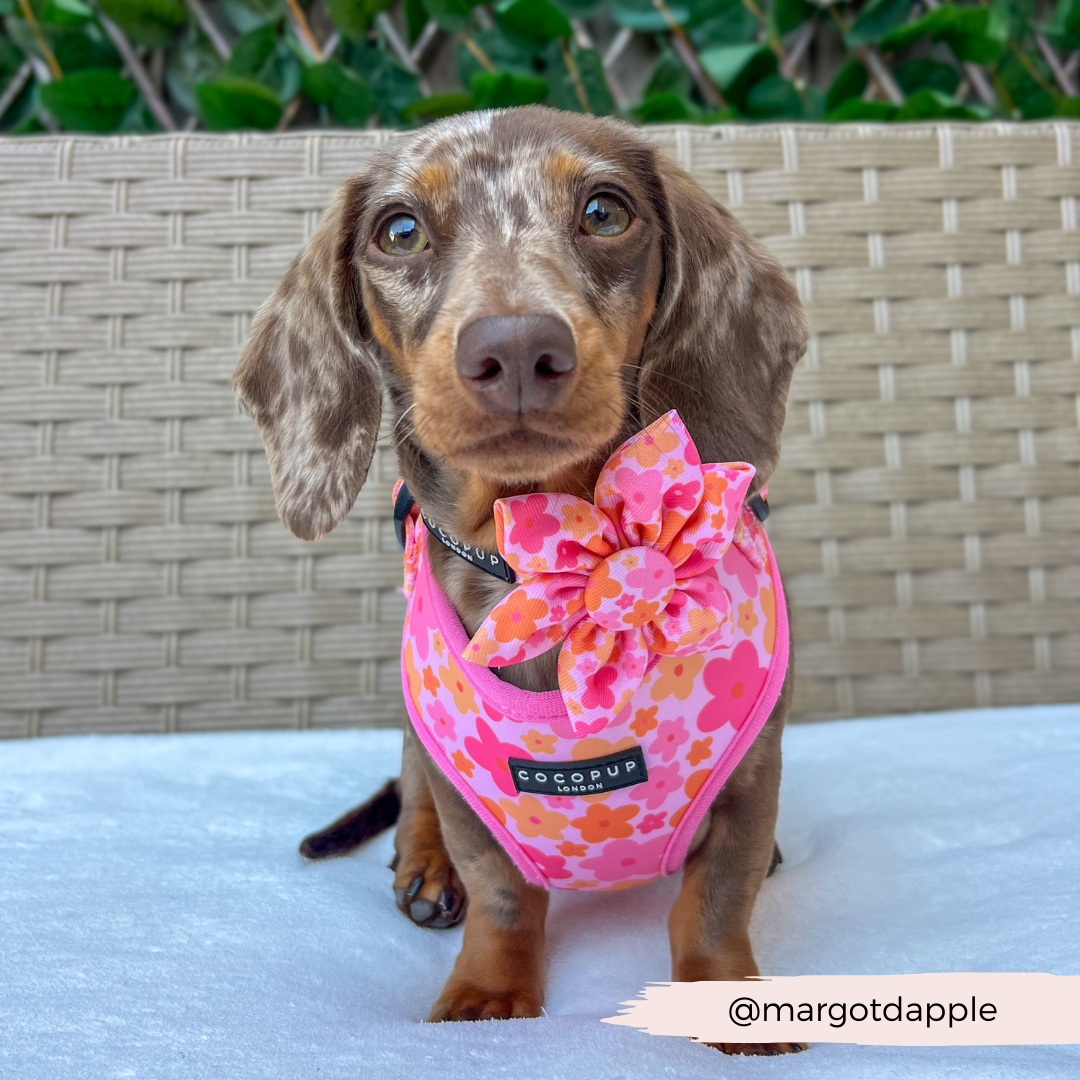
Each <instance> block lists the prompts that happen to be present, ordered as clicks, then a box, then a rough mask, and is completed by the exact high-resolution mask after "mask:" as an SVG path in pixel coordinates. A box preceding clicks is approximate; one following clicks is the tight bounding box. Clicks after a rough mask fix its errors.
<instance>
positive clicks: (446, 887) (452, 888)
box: [394, 856, 465, 930]
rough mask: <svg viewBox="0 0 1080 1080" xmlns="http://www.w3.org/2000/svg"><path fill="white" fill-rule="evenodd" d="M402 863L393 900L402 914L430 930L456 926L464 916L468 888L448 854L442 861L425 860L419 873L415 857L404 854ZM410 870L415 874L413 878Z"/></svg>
mask: <svg viewBox="0 0 1080 1080" xmlns="http://www.w3.org/2000/svg"><path fill="white" fill-rule="evenodd" d="M401 862H402V864H403V867H402V870H401V873H400V874H399V880H398V882H396V883H395V885H394V901H395V902H396V904H397V906H398V909H399V910H400V911H401V912H402V914H404V915H405V916H406V917H407V918H409V919H411V920H412V921H413V922H414V923H416V925H417V926H423V927H426V928H428V929H431V930H445V929H446V928H447V927H450V926H457V924H458V923H459V922H461V920H462V919H463V918H464V917H465V889H464V887H463V886H462V884H461V879H460V878H459V877H458V876H457V874H456V873H455V872H454V868H453V867H452V866H451V865H450V862H449V860H447V859H446V858H445V856H443V859H442V860H431V859H428V860H425V862H424V864H423V868H424V872H423V873H422V874H416V869H417V860H416V859H415V858H413V859H410V858H408V857H405V858H402V860H401ZM410 863H411V866H410ZM410 872H411V873H412V874H415V876H413V877H411V878H410V877H409V876H408V875H409V874H410ZM406 882H407V883H408V884H406Z"/></svg>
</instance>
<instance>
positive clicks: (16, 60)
mask: <svg viewBox="0 0 1080 1080" xmlns="http://www.w3.org/2000/svg"><path fill="white" fill-rule="evenodd" d="M22 65H23V53H22V49H19V48H16V47H15V45H13V44H12V43H11V42H10V41H8V39H7V38H4V37H0V93H3V90H4V89H6V88H7V82H8V80H9V79H10V78H11V77H12V76H13V75H14V74H15V72H16V71H18V70H19V68H21V67H22Z"/></svg>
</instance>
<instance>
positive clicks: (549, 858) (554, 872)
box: [521, 844, 573, 881]
mask: <svg viewBox="0 0 1080 1080" xmlns="http://www.w3.org/2000/svg"><path fill="white" fill-rule="evenodd" d="M521 850H522V851H524V852H525V854H526V855H528V856H529V858H530V859H532V861H533V862H534V863H536V865H537V866H539V867H540V872H541V873H542V874H543V875H544V877H546V878H547V879H548V880H549V881H552V880H554V881H558V880H559V879H560V878H568V877H573V874H571V873H570V871H569V870H567V869H566V860H565V859H564V858H563V857H562V856H561V855H545V854H544V852H542V851H540V850H539V849H538V848H534V847H533V846H532V845H531V844H522V845H521Z"/></svg>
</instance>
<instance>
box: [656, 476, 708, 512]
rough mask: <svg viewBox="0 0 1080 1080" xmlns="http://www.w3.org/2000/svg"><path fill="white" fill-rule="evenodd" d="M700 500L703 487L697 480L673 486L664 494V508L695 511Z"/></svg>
mask: <svg viewBox="0 0 1080 1080" xmlns="http://www.w3.org/2000/svg"><path fill="white" fill-rule="evenodd" d="M700 500H701V485H700V484H699V483H698V482H697V481H696V480H691V481H690V482H689V483H687V484H672V485H671V487H669V488H668V489H667V491H666V492H665V493H664V506H666V507H667V508H668V509H669V510H693V509H694V507H695V506H697V504H698V502H699V501H700Z"/></svg>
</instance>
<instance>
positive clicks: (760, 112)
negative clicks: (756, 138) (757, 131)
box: [743, 75, 804, 120]
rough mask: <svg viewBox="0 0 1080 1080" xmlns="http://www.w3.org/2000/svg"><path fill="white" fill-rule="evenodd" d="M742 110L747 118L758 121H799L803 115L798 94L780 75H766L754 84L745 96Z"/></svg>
mask: <svg viewBox="0 0 1080 1080" xmlns="http://www.w3.org/2000/svg"><path fill="white" fill-rule="evenodd" d="M743 108H744V110H745V112H746V114H747V116H752V117H754V118H755V119H760V120H768V119H780V118H783V117H790V118H794V119H800V118H802V116H803V114H804V106H803V99H802V98H801V97H800V95H799V92H798V91H797V90H796V89H795V87H794V86H793V85H792V84H791V83H790V82H789V81H788V80H787V79H785V78H783V76H781V75H768V76H766V77H765V78H764V79H762V80H761V81H760V82H758V83H755V84H754V85H753V86H752V87H751V88H750V91H749V93H748V94H747V95H746V99H745V102H744V104H743Z"/></svg>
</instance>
